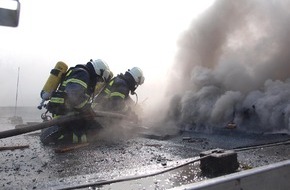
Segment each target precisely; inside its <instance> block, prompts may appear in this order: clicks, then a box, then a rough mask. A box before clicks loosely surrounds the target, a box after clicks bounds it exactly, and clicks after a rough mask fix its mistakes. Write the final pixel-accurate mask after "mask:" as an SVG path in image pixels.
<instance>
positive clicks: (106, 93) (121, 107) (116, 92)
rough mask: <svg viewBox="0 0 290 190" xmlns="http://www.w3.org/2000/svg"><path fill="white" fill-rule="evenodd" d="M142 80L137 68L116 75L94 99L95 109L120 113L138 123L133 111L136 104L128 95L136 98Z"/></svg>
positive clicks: (142, 76) (140, 71)
mask: <svg viewBox="0 0 290 190" xmlns="http://www.w3.org/2000/svg"><path fill="white" fill-rule="evenodd" d="M144 79H145V78H144V75H143V71H142V70H141V69H140V68H139V67H133V68H132V69H129V70H128V71H126V72H125V73H124V74H123V73H121V74H118V75H117V76H116V77H114V78H113V79H112V80H110V81H109V82H108V83H107V85H106V87H105V89H104V90H103V91H102V92H101V93H100V95H99V96H97V97H96V98H95V100H94V103H95V104H96V105H97V106H96V109H100V110H105V111H116V112H120V113H122V114H125V115H127V116H128V117H129V118H131V119H132V120H133V121H135V122H138V116H137V114H136V113H135V111H134V106H136V103H135V102H134V101H133V100H132V99H131V97H130V94H131V95H136V96H137V94H136V93H135V90H136V89H137V87H138V86H139V85H142V84H143V83H144Z"/></svg>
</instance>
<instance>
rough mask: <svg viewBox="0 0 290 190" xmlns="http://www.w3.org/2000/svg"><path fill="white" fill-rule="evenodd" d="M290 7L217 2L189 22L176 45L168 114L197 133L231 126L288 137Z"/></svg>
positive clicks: (275, 2) (284, 1) (279, 1)
mask: <svg viewBox="0 0 290 190" xmlns="http://www.w3.org/2000/svg"><path fill="white" fill-rule="evenodd" d="M289 8H290V1H289V0H267V1H265V0H243V1H233V0H217V1H216V2H215V4H213V5H212V7H210V8H209V9H208V10H207V11H206V12H205V13H204V14H203V15H201V17H199V18H198V20H195V21H193V23H192V24H191V26H190V28H189V29H188V30H187V31H185V32H184V34H183V35H182V37H181V38H180V40H179V42H178V45H179V51H178V53H177V56H176V61H175V64H174V65H173V69H172V73H171V81H170V87H169V88H168V92H167V94H171V95H173V96H174V97H173V98H172V105H173V106H172V107H171V109H170V111H169V116H170V117H171V118H173V117H174V118H175V120H176V121H177V122H178V123H179V124H182V125H183V126H184V125H188V126H193V127H194V128H195V129H204V128H206V129H208V128H212V127H224V126H225V125H226V124H227V123H228V122H230V121H234V122H235V123H236V124H237V126H238V128H239V129H242V130H243V129H244V130H247V131H262V132H273V131H284V132H287V133H289V131H290V123H289V122H290V121H289V116H290V53H289V51H290V37H289V35H290V24H289V20H290V12H289ZM172 84H174V87H173V86H172Z"/></svg>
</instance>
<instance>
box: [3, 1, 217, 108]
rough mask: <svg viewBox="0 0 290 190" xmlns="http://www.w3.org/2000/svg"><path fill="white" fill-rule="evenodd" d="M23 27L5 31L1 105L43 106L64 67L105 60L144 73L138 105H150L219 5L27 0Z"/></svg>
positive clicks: (113, 66) (114, 67) (122, 69)
mask: <svg viewBox="0 0 290 190" xmlns="http://www.w3.org/2000/svg"><path fill="white" fill-rule="evenodd" d="M20 2H21V14H20V22H19V26H18V27H17V28H9V27H3V26H0V44H1V45H0V69H1V71H2V72H1V75H0V87H1V93H0V106H14V105H15V93H16V82H17V68H18V67H20V82H19V96H18V105H19V106H37V105H38V104H39V103H40V97H39V93H40V91H41V89H42V87H43V85H44V83H45V82H46V79H47V78H48V76H49V72H50V70H51V69H52V68H53V67H54V65H55V64H56V62H57V61H60V60H62V61H64V62H65V63H67V64H68V65H69V66H74V65H76V64H85V63H87V61H88V60H89V59H91V58H92V59H97V58H102V59H104V60H105V61H106V62H107V63H108V64H109V66H110V68H111V69H112V70H113V72H114V73H115V74H116V75H117V74H119V73H120V72H125V71H126V70H127V69H129V68H132V67H134V66H139V67H140V68H141V69H142V70H143V71H144V74H145V83H144V85H142V86H141V87H140V88H139V89H138V90H137V93H138V95H139V101H140V102H141V101H142V100H145V99H146V98H147V99H146V102H147V103H150V100H152V101H153V100H154V99H155V97H156V95H157V94H160V93H159V89H161V88H162V87H163V86H164V84H163V82H164V81H165V80H166V79H165V78H166V77H165V75H166V74H167V73H168V69H169V67H170V66H171V65H172V63H173V57H174V56H175V52H176V47H177V46H176V42H177V39H178V37H179V36H180V34H181V33H182V32H183V31H184V30H186V29H187V28H188V26H189V24H190V22H191V21H192V19H194V18H196V17H197V16H198V15H199V14H200V13H201V12H203V11H204V10H205V9H206V8H207V7H208V6H209V5H211V4H212V2H213V0H205V1H200V2H199V1H191V0H182V1H179V0H158V1H156V0H146V1H143V0H137V1H136V0H122V1H118V0H25V1H20Z"/></svg>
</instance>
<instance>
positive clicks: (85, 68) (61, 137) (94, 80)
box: [40, 59, 110, 144]
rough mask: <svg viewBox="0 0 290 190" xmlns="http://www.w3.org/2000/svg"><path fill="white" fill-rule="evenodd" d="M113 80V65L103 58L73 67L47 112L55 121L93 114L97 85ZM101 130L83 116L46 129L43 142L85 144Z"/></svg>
mask: <svg viewBox="0 0 290 190" xmlns="http://www.w3.org/2000/svg"><path fill="white" fill-rule="evenodd" d="M109 77H110V69H109V66H108V65H107V63H106V62H104V61H103V60H101V59H97V60H90V61H89V62H88V63H87V64H84V65H76V66H75V67H71V68H69V69H68V71H67V72H66V74H65V76H64V78H63V80H62V81H61V83H60V85H59V87H58V89H57V90H56V91H55V92H54V93H53V94H52V96H51V98H50V100H49V102H48V104H47V105H46V109H47V110H48V111H49V112H50V113H51V114H52V116H53V118H57V117H61V116H63V115H70V114H79V115H81V114H93V110H92V108H91V100H92V98H93V94H94V90H95V86H96V85H97V84H98V83H99V82H106V81H107V80H108V79H109ZM99 129H101V126H100V124H98V123H97V122H96V121H95V120H93V119H92V118H90V119H84V118H81V117H80V118H79V119H76V120H74V121H72V122H69V123H65V124H62V125H60V126H52V127H49V128H47V129H44V130H43V131H42V133H41V135H40V140H41V142H42V143H43V144H50V143H80V142H81V143H84V142H87V141H88V139H87V135H88V133H89V132H90V131H93V130H99Z"/></svg>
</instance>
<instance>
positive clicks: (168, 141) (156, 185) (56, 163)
mask: <svg viewBox="0 0 290 190" xmlns="http://www.w3.org/2000/svg"><path fill="white" fill-rule="evenodd" d="M165 131H166V132H167V133H164V130H163V133H160V130H158V129H157V130H156V129H154V130H152V129H151V130H149V131H148V130H146V131H142V132H141V131H137V130H136V131H135V133H133V134H132V133H131V134H130V135H128V134H127V133H126V132H125V131H123V132H122V133H121V132H118V133H117V134H116V133H112V135H111V136H108V135H107V137H106V138H102V139H98V140H96V141H95V142H94V143H91V144H89V145H88V146H84V147H82V148H79V149H76V150H73V151H68V152H65V153H56V152H55V150H56V149H57V148H59V147H55V146H47V147H45V146H43V145H42V144H41V143H40V141H39V131H37V132H32V133H29V134H23V135H19V136H14V137H10V138H5V139H0V144H1V146H15V145H29V148H25V149H20V150H13V151H11V150H5V151H1V152H0V157H1V161H0V162H1V163H0V176H1V177H0V178H1V181H0V188H1V189H67V188H68V189H70V188H72V187H74V186H76V187H77V186H78V187H79V188H81V189H88V188H89V186H90V185H88V184H94V183H96V182H99V184H100V185H98V186H91V187H93V188H95V189H168V188H173V187H177V186H180V185H184V184H188V183H194V182H198V181H203V180H207V179H209V178H211V177H208V176H203V175H202V172H201V171H200V169H199V162H194V163H192V164H188V165H186V166H184V167H180V168H178V169H175V170H171V171H168V172H164V173H162V172H161V174H159V175H153V176H151V177H146V178H145V177H144V178H141V179H135V180H131V181H123V180H120V182H116V183H111V184H109V182H108V184H106V183H104V184H102V183H100V182H102V181H106V180H107V181H108V180H117V179H120V178H125V179H126V178H128V177H132V176H134V177H136V176H138V175H147V174H151V173H154V172H158V171H159V172H160V171H163V170H165V169H168V168H170V167H172V166H178V165H179V164H182V163H186V162H188V161H194V160H195V159H198V158H199V154H200V152H202V151H205V150H211V149H215V148H222V149H235V148H236V149H235V150H236V151H237V154H238V161H239V164H240V167H239V171H241V170H247V169H251V168H255V167H259V166H264V165H269V164H271V163H276V162H279V161H283V160H288V159H289V158H290V148H289V147H290V145H289V141H288V143H286V144H280V145H277V146H268V147H267V146H264V147H256V148H255V149H248V148H244V149H241V148H242V147H247V146H252V145H259V144H267V143H274V142H280V141H282V142H285V141H286V140H289V139H290V137H289V136H288V135H283V134H273V135H263V134H246V133H241V132H239V131H237V130H228V129H219V130H216V131H212V132H210V133H197V132H190V131H189V132H183V133H179V134H176V133H175V135H173V134H171V133H169V130H167V129H166V127H165ZM89 189H91V188H89Z"/></svg>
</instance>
